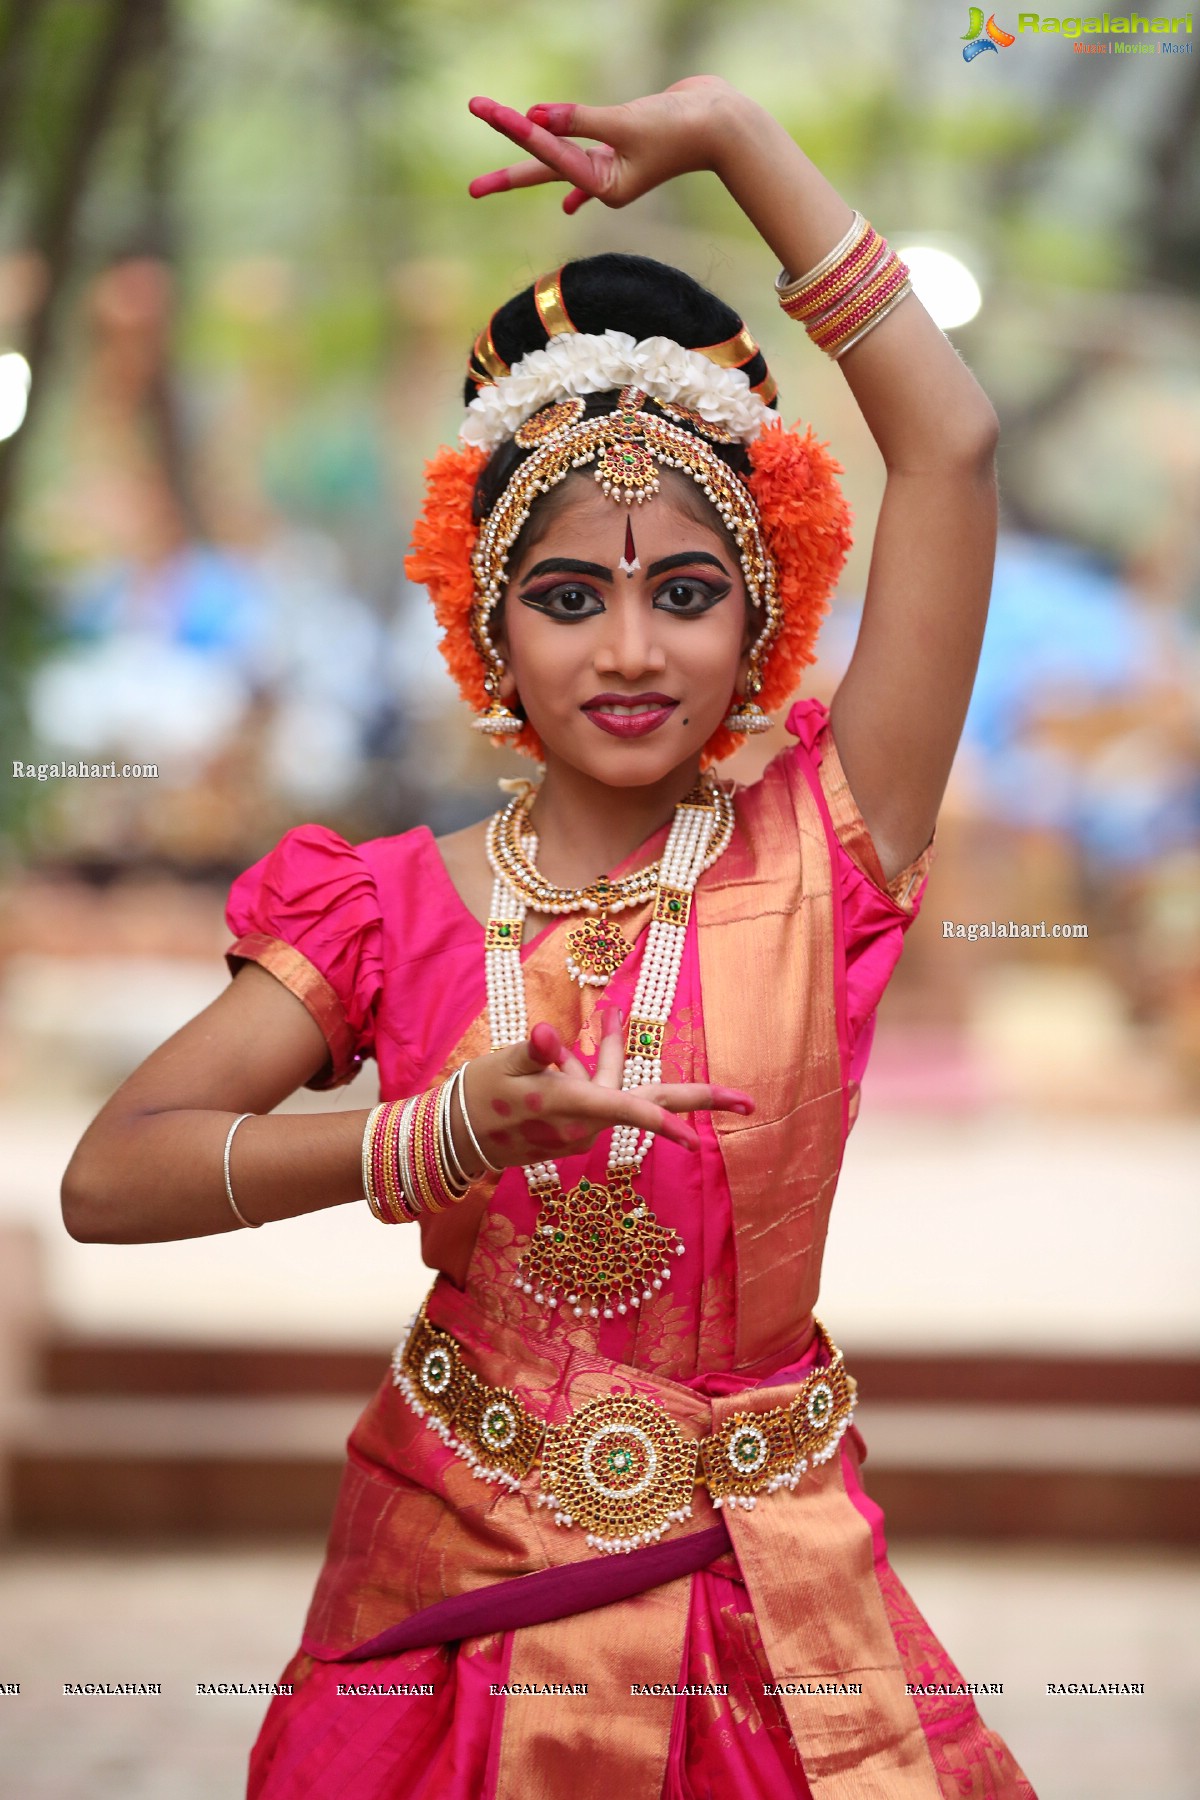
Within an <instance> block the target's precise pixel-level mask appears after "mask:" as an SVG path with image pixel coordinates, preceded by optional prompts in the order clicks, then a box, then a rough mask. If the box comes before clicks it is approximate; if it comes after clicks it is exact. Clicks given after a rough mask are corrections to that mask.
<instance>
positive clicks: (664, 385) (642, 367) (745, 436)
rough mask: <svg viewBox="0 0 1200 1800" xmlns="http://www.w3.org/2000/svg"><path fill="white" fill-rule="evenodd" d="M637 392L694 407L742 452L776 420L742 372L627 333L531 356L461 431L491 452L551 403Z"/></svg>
mask: <svg viewBox="0 0 1200 1800" xmlns="http://www.w3.org/2000/svg"><path fill="white" fill-rule="evenodd" d="M630 384H632V385H634V386H635V387H640V388H642V389H643V390H644V392H646V393H647V394H649V395H650V396H651V397H652V398H653V399H655V400H670V401H672V402H674V404H675V405H677V406H688V407H691V408H692V409H693V410H694V411H695V412H698V413H699V414H700V416H701V418H702V419H707V420H708V421H709V423H710V424H713V425H724V426H726V427H727V428H728V430H730V431H732V432H733V433H734V434H735V435H736V437H737V439H738V441H739V442H740V443H742V444H750V443H753V441H754V439H755V438H756V437H757V436H758V434H759V432H760V431H761V430H762V428H763V426H764V425H765V424H766V423H767V421H768V420H769V419H773V418H775V417H776V416H777V415H776V414H775V413H774V412H772V410H771V408H770V407H769V406H767V405H766V404H765V403H764V402H763V401H762V400H761V399H760V398H759V396H758V395H757V394H756V393H755V392H754V391H753V389H752V388H751V386H750V379H749V377H748V376H747V375H746V374H745V372H744V371H743V370H742V369H719V368H718V367H717V365H716V363H713V362H710V361H709V360H708V358H707V356H702V355H701V354H700V352H699V350H685V349H684V347H683V345H682V344H677V343H676V342H675V340H674V338H669V337H652V338H643V339H642V340H641V341H640V342H639V341H638V339H637V338H635V337H631V336H630V334H629V333H628V332H627V331H606V332H605V333H604V334H603V336H596V335H592V334H589V333H587V332H562V333H560V334H559V335H558V336H557V337H552V338H551V339H550V341H549V343H548V344H547V345H546V347H545V349H543V350H531V351H530V352H529V354H528V355H527V356H523V357H522V358H521V360H520V362H517V363H514V364H513V367H512V369H511V371H510V372H509V373H508V374H507V375H504V376H502V377H501V378H500V380H499V381H497V382H495V383H493V384H492V385H491V386H490V387H485V388H482V389H481V390H480V392H479V393H478V394H477V395H476V396H475V398H474V400H472V401H471V404H470V405H469V407H468V408H467V416H466V419H465V420H464V422H463V425H462V428H461V430H460V431H459V434H458V435H459V437H460V438H461V439H462V441H463V443H465V444H476V445H478V446H479V448H480V449H481V450H487V451H488V452H491V451H493V450H495V449H496V447H497V445H499V444H502V443H503V442H504V440H505V438H510V437H511V436H512V435H513V432H514V431H516V430H517V428H518V426H520V425H523V424H524V423H525V421H526V419H528V418H531V417H532V416H533V414H534V413H535V412H538V411H539V410H540V409H541V408H542V407H543V406H546V405H547V404H548V403H549V402H550V401H551V400H560V399H562V397H563V396H564V395H566V394H603V393H606V392H607V391H608V389H609V388H622V387H627V386H629V385H630Z"/></svg>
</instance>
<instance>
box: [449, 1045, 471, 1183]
mask: <svg viewBox="0 0 1200 1800" xmlns="http://www.w3.org/2000/svg"><path fill="white" fill-rule="evenodd" d="M462 1067H463V1068H465V1067H466V1064H465V1063H464V1064H463V1065H462ZM458 1077H459V1070H458V1069H456V1070H455V1071H454V1074H453V1075H452V1076H451V1077H450V1079H449V1081H447V1082H446V1083H445V1086H444V1087H443V1090H442V1091H443V1094H444V1095H445V1107H444V1111H443V1114H442V1118H443V1121H444V1130H443V1136H442V1155H443V1156H444V1157H445V1159H446V1167H447V1168H448V1169H449V1171H450V1174H451V1177H452V1178H453V1180H454V1182H455V1185H456V1186H458V1187H461V1188H462V1191H463V1193H464V1194H465V1193H466V1191H467V1189H468V1188H469V1187H470V1185H471V1177H470V1176H469V1175H468V1174H467V1171H466V1170H465V1169H464V1168H463V1165H462V1158H461V1157H460V1156H459V1154H458V1150H457V1149H456V1147H455V1143H454V1115H453V1113H452V1111H451V1105H452V1102H453V1100H454V1084H455V1082H456V1081H457V1080H458Z"/></svg>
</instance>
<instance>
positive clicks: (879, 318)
mask: <svg viewBox="0 0 1200 1800" xmlns="http://www.w3.org/2000/svg"><path fill="white" fill-rule="evenodd" d="M912 291H913V286H912V282H911V281H909V280H908V279H907V277H906V278H905V281H904V283H903V285H902V286H901V287H900V288H898V289H897V291H896V293H894V294H893V295H892V298H891V299H890V300H889V301H888V303H887V305H886V306H885V307H883V308H881V310H880V311H879V312H877V313H876V314H875V317H874V318H873V319H868V320H867V322H866V324H865V325H864V326H863V327H862V329H861V331H856V332H855V334H854V336H853V337H852V338H849V339H848V340H847V341H846V343H844V344H839V345H838V347H837V349H836V350H830V351H829V352H828V355H829V357H830V359H831V360H832V361H833V362H840V361H841V360H842V357H843V356H845V354H846V352H847V350H853V348H854V346H855V344H861V342H862V340H863V339H864V338H865V337H866V335H867V333H868V332H869V331H874V329H875V327H876V326H877V325H882V324H883V321H884V320H885V319H886V318H887V316H888V314H889V313H890V312H893V311H894V310H895V308H896V307H897V306H899V304H900V302H901V301H902V300H903V299H904V298H905V297H906V296H907V295H908V294H911V293H912Z"/></svg>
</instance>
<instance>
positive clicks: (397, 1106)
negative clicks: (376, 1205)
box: [380, 1100, 414, 1225]
mask: <svg viewBox="0 0 1200 1800" xmlns="http://www.w3.org/2000/svg"><path fill="white" fill-rule="evenodd" d="M403 1112H404V1103H403V1101H400V1100H393V1101H392V1102H391V1103H390V1105H389V1107H388V1113H387V1117H386V1118H385V1119H384V1121H383V1126H382V1131H383V1154H382V1157H381V1159H380V1160H381V1161H382V1164H383V1192H384V1196H385V1199H386V1203H387V1208H388V1211H389V1212H390V1213H391V1214H392V1223H393V1224H396V1225H398V1224H400V1222H401V1221H402V1220H404V1219H411V1218H412V1217H413V1212H414V1209H413V1208H412V1207H411V1206H409V1205H408V1204H407V1200H408V1196H407V1194H406V1193H405V1189H404V1184H403V1182H402V1181H401V1180H400V1172H399V1168H398V1166H397V1162H396V1140H397V1138H398V1137H399V1135H400V1121H401V1117H402V1115H403Z"/></svg>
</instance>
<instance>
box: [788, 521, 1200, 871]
mask: <svg viewBox="0 0 1200 1800" xmlns="http://www.w3.org/2000/svg"><path fill="white" fill-rule="evenodd" d="M861 616H862V608H861V603H860V604H859V605H857V606H855V607H853V608H843V607H839V608H838V609H837V610H836V611H835V612H834V614H833V616H832V617H831V619H830V620H829V621H828V623H827V625H826V627H825V642H824V643H823V645H822V648H823V650H824V651H825V652H826V654H827V655H829V656H830V658H831V660H832V661H834V662H835V663H838V664H840V666H841V667H843V668H844V667H845V666H846V664H847V663H848V662H849V659H850V653H851V651H852V649H853V645H854V639H855V636H856V635H857V631H858V625H859V621H860V619H861ZM1164 626H1165V627H1166V628H1167V629H1166V632H1165V636H1166V640H1167V641H1166V643H1165V644H1164ZM1172 638H1173V639H1174V641H1172ZM1197 653H1198V652H1197V645H1196V643H1195V641H1194V639H1193V637H1192V636H1191V635H1190V634H1189V631H1188V628H1187V626H1186V624H1185V623H1184V622H1183V621H1182V620H1181V619H1179V618H1171V619H1169V620H1164V619H1163V618H1162V617H1161V616H1156V617H1155V619H1154V622H1153V624H1152V623H1151V620H1150V618H1149V617H1148V616H1147V615H1146V614H1145V613H1143V612H1142V611H1141V610H1140V609H1139V605H1138V601H1137V597H1136V595H1135V594H1134V593H1133V592H1132V590H1131V589H1130V587H1129V586H1128V584H1127V583H1126V582H1125V581H1124V580H1123V579H1122V578H1121V575H1120V573H1119V572H1118V570H1117V569H1115V568H1114V567H1113V565H1112V564H1111V563H1109V562H1107V561H1106V560H1104V559H1102V558H1100V557H1097V556H1094V555H1092V554H1089V553H1088V552H1087V551H1085V550H1082V549H1080V548H1078V547H1076V546H1075V545H1072V544H1067V543H1064V542H1061V541H1059V540H1057V539H1052V538H1043V537H1029V536H1021V535H1017V534H1015V533H1006V534H1004V535H1002V536H1001V538H1000V542H999V545H998V547H997V554H996V571H995V579H994V582H993V585H992V601H991V610H990V612H989V615H988V624H987V631H986V633H985V636H984V642H983V650H982V654H981V656H980V660H979V670H978V674H977V676H976V681H975V688H974V692H973V694H972V697H971V704H970V707H969V709H968V711H967V717H966V723H965V725H964V728H963V749H964V750H965V751H967V752H968V753H969V754H971V756H972V760H973V762H974V764H975V767H976V771H977V786H978V789H979V795H978V797H979V800H980V802H981V804H982V805H983V806H984V808H985V809H986V811H987V813H988V815H989V816H990V817H992V818H994V819H996V820H998V821H1003V822H1004V823H1005V824H1009V825H1014V826H1017V827H1026V828H1031V827H1041V828H1045V829H1050V830H1058V831H1063V832H1066V833H1067V834H1069V835H1070V836H1071V837H1072V838H1073V839H1074V840H1075V841H1076V842H1077V843H1078V844H1079V846H1080V849H1081V850H1082V852H1083V854H1084V857H1085V859H1086V860H1087V861H1089V862H1091V863H1095V864H1097V865H1100V866H1101V867H1113V866H1124V867H1129V866H1137V865H1140V864H1143V863H1146V862H1149V861H1152V860H1153V859H1154V858H1155V857H1157V856H1159V855H1161V854H1162V853H1164V852H1165V851H1167V850H1170V849H1173V848H1176V847H1178V846H1179V845H1182V844H1187V843H1190V842H1193V841H1194V840H1195V838H1196V836H1197V832H1198V830H1200V771H1198V770H1197V768H1196V767H1195V765H1194V764H1193V763H1190V762H1188V761H1186V760H1185V759H1183V758H1181V757H1180V756H1178V754H1177V753H1175V752H1173V751H1172V750H1171V749H1170V748H1169V746H1168V744H1167V742H1166V740H1165V735H1164V734H1162V733H1160V732H1159V731H1158V730H1157V729H1156V726H1155V723H1154V720H1153V717H1152V709H1151V707H1150V706H1148V713H1147V721H1146V724H1145V726H1144V727H1141V728H1137V729H1132V730H1130V731H1127V732H1125V733H1124V734H1122V735H1120V736H1114V737H1112V738H1110V739H1109V740H1108V741H1107V743H1105V744H1103V745H1102V746H1101V747H1100V748H1099V749H1098V750H1097V751H1095V752H1093V753H1092V754H1090V755H1088V756H1085V755H1082V754H1079V753H1075V752H1070V751H1068V750H1066V749H1063V748H1061V747H1059V746H1058V745H1056V744H1052V743H1050V742H1047V741H1046V740H1045V739H1044V738H1043V737H1041V736H1040V735H1039V727H1040V725H1041V723H1042V721H1043V720H1044V719H1046V718H1047V716H1048V715H1050V714H1053V715H1055V716H1056V717H1059V718H1061V717H1062V716H1063V715H1067V716H1070V715H1072V714H1074V715H1078V716H1086V714H1088V713H1089V712H1092V711H1094V710H1096V709H1098V708H1100V707H1107V706H1113V705H1116V704H1119V703H1122V702H1126V701H1129V700H1134V701H1136V699H1137V698H1138V695H1139V694H1143V695H1145V696H1147V699H1148V700H1149V696H1150V695H1151V694H1152V693H1153V692H1154V691H1155V690H1158V691H1159V692H1161V691H1162V690H1163V689H1164V688H1166V687H1169V686H1171V685H1176V684H1178V683H1180V682H1182V681H1183V680H1184V679H1185V678H1186V677H1185V675H1184V670H1185V669H1186V667H1187V665H1188V663H1189V661H1194V660H1195V659H1196V657H1197Z"/></svg>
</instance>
